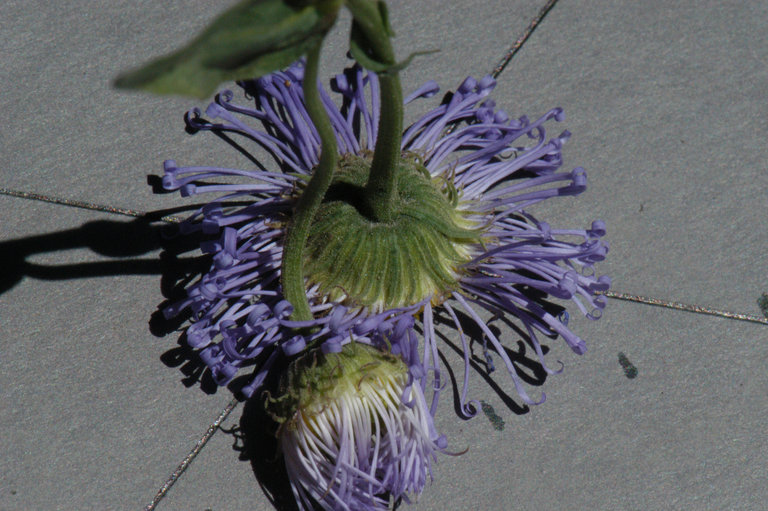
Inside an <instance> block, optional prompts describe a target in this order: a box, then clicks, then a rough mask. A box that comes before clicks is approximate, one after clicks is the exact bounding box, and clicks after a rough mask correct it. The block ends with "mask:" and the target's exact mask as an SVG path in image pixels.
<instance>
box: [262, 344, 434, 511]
mask: <svg viewBox="0 0 768 511" xmlns="http://www.w3.org/2000/svg"><path fill="white" fill-rule="evenodd" d="M410 381H411V378H410V377H409V375H408V367H407V366H406V365H405V364H404V363H403V361H402V359H400V358H399V357H396V356H393V355H392V354H391V353H387V352H383V351H380V350H378V349H376V348H371V347H369V346H366V345H364V344H360V343H351V344H347V345H346V346H345V347H344V348H343V349H342V351H341V352H339V353H331V354H324V353H322V352H319V351H317V350H310V351H308V352H306V353H305V354H303V355H302V356H300V357H299V358H297V359H296V360H294V361H293V362H292V363H291V366H290V367H289V369H288V370H287V371H286V372H285V373H284V374H283V377H282V385H281V391H280V395H279V396H278V397H277V398H273V399H271V403H270V405H269V408H270V410H271V411H272V413H273V414H275V416H276V419H277V421H278V422H279V423H280V428H279V430H278V439H279V442H280V447H281V450H282V452H283V455H284V459H285V464H286V469H287V472H288V475H289V478H290V481H291V487H292V489H293V492H294V495H295V497H296V500H297V502H299V503H300V505H302V506H303V507H305V508H307V509H311V508H312V506H313V505H314V504H315V503H318V504H320V505H321V506H322V507H323V508H324V509H355V510H360V511H364V510H384V509H388V508H389V499H390V498H393V499H398V498H405V499H406V500H407V499H408V495H409V494H411V495H413V494H418V493H421V490H422V489H423V488H424V485H425V484H426V481H427V476H428V475H430V472H431V463H432V461H433V460H434V459H435V456H436V453H437V452H438V451H442V450H443V449H444V448H445V446H446V440H445V437H442V436H439V435H438V434H437V433H436V431H435V428H434V424H433V422H432V416H431V415H430V413H429V409H428V407H427V404H426V400H425V398H424V394H423V393H422V391H421V388H420V387H419V386H418V385H412V384H411V383H409V382H410Z"/></svg>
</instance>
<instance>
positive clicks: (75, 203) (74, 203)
mask: <svg viewBox="0 0 768 511" xmlns="http://www.w3.org/2000/svg"><path fill="white" fill-rule="evenodd" d="M0 195H7V196H9V197H17V198H19V199H29V200H37V201H41V202H49V203H51V204H61V205H62V206H70V207H73V208H80V209H88V210H91V211H100V212H102V213H112V214H115V215H123V216H130V217H134V218H146V217H149V216H151V215H150V214H149V213H146V212H144V211H137V210H135V209H125V208H117V207H114V206H107V205H104V204H96V203H93V202H85V201H79V200H72V199H62V198H61V197H53V196H50V195H43V194H40V193H32V192H23V191H20V190H11V189H10V188H0ZM158 220H162V221H163V222H168V223H172V224H178V223H180V222H181V221H182V219H181V218H179V217H176V216H171V215H166V216H163V217H160V218H158Z"/></svg>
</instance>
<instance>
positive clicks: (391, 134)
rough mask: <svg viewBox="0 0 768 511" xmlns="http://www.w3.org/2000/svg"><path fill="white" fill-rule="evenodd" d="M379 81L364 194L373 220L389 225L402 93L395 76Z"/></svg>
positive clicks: (386, 76)
mask: <svg viewBox="0 0 768 511" xmlns="http://www.w3.org/2000/svg"><path fill="white" fill-rule="evenodd" d="M379 81H380V83H381V105H382V108H381V118H380V119H379V130H378V138H377V139H376V148H375V151H374V153H373V162H372V163H371V173H370V174H369V175H368V182H367V183H366V184H365V194H366V195H367V199H368V204H369V207H370V208H371V211H372V213H373V216H374V218H376V219H377V220H378V221H380V222H389V221H390V220H391V219H392V215H393V214H394V213H395V211H394V210H393V204H394V199H395V198H396V197H397V180H396V176H397V166H398V164H399V161H400V142H401V140H402V137H403V91H402V88H401V87H400V77H399V76H398V74H397V73H396V72H395V73H392V74H382V75H380V76H379Z"/></svg>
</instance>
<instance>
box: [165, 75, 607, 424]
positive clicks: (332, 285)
mask: <svg viewBox="0 0 768 511" xmlns="http://www.w3.org/2000/svg"><path fill="white" fill-rule="evenodd" d="M302 78H303V65H302V63H301V62H299V63H297V64H295V65H293V66H291V67H290V68H289V69H287V70H286V71H284V72H276V73H273V74H270V75H268V76H265V77H262V78H259V79H258V80H253V81H248V82H242V83H241V84H240V85H241V86H242V87H243V88H244V89H245V91H246V94H247V96H248V97H250V98H251V99H252V100H253V103H254V104H253V105H252V106H245V105H241V104H238V103H235V102H234V101H233V99H234V94H233V93H232V92H231V91H228V90H226V91H223V92H222V93H220V94H219V95H218V96H217V98H216V100H215V101H214V102H213V103H211V104H210V105H209V106H208V108H207V110H206V112H205V116H207V117H208V118H209V119H211V120H206V119H204V118H203V113H202V112H200V111H199V110H196V109H195V110H192V111H191V112H190V113H189V114H188V115H187V117H186V121H187V124H188V126H189V128H191V129H192V130H209V131H216V132H229V133H237V134H240V135H243V136H244V137H246V138H248V139H251V140H252V141H254V142H256V143H257V144H259V145H260V146H261V147H262V148H264V149H265V150H266V151H267V152H268V153H269V154H270V155H271V156H273V157H274V159H275V162H276V164H277V165H278V166H279V167H280V171H279V172H277V171H272V170H263V169H261V168H258V169H252V170H241V169H231V168H221V167H208V166H205V167H202V166H201V167H180V166H178V165H177V164H176V163H175V162H174V161H167V162H165V175H164V177H163V185H164V187H165V188H166V189H167V190H176V189H178V190H180V191H181V193H182V195H184V196H188V195H194V194H201V193H216V194H218V195H219V197H218V198H216V199H215V200H213V201H212V202H210V203H208V204H207V205H205V206H203V207H202V208H200V209H199V210H198V211H197V212H196V213H195V214H194V215H193V216H192V217H191V218H189V219H188V220H187V221H186V222H185V224H184V225H183V226H182V228H183V230H185V231H194V230H202V232H203V233H206V234H219V237H218V239H217V240H214V241H208V242H205V243H203V245H202V250H203V251H204V252H207V253H210V254H212V256H213V264H212V266H211V268H210V270H209V271H208V273H207V274H205V275H204V276H203V277H202V278H201V279H200V280H199V281H198V282H196V283H193V284H191V285H189V286H188V287H187V298H186V299H185V300H182V301H181V302H179V303H176V304H174V305H172V306H171V307H169V308H167V309H166V310H165V314H166V315H168V316H172V315H175V314H177V313H178V312H179V311H180V310H182V309H184V308H186V307H190V308H191V309H192V311H193V312H194V315H195V322H194V323H192V324H191V325H190V326H189V328H188V329H187V332H186V334H187V342H188V343H189V345H190V346H191V347H193V348H195V349H197V350H198V352H199V354H200V357H201V359H202V360H203V361H204V362H205V363H206V364H207V366H208V367H209V368H210V369H211V371H212V373H213V375H214V378H215V380H216V381H217V382H218V383H219V384H226V383H227V382H229V381H230V380H231V379H232V377H233V376H234V375H235V374H236V373H237V371H238V370H239V369H240V368H241V367H244V366H249V365H254V364H256V368H257V370H256V375H255V377H254V379H253V380H252V381H251V383H250V384H248V385H247V386H246V387H245V388H244V389H243V392H244V393H245V394H246V395H250V394H251V393H252V392H253V391H254V390H255V389H256V388H258V386H259V385H260V384H261V383H262V381H263V379H264V376H265V375H266V372H267V371H268V370H269V368H270V367H271V365H272V363H273V362H274V360H275V358H276V357H277V356H281V355H283V354H285V355H288V356H293V355H295V354H297V353H299V352H300V351H301V350H302V349H304V347H305V346H307V345H309V344H318V343H320V344H322V346H323V349H325V350H326V351H336V352H337V351H339V350H340V349H341V346H342V345H343V344H346V343H348V342H350V341H351V340H352V339H353V338H354V339H355V340H357V341H359V342H363V343H369V344H374V345H380V344H381V343H385V342H388V339H387V337H386V336H387V335H390V334H391V332H392V328H393V325H394V324H397V323H398V321H399V320H400V318H402V317H404V316H412V317H416V318H417V319H421V323H423V327H422V328H420V330H421V331H422V333H421V334H419V333H418V332H417V330H412V331H409V332H406V333H401V334H402V335H412V336H417V337H422V338H423V341H424V343H425V349H424V351H423V353H424V356H423V357H422V358H421V360H418V357H416V359H415V360H413V359H412V360H411V362H410V366H411V371H412V372H414V373H418V374H417V375H415V377H417V378H420V381H421V384H422V387H423V388H425V386H426V380H425V378H426V376H425V375H426V373H427V372H432V374H433V375H434V380H435V381H434V382H433V386H434V387H435V388H437V389H439V387H440V383H439V378H440V371H439V368H438V364H437V347H436V343H435V335H434V325H433V320H434V312H433V309H434V308H437V309H438V310H440V311H442V312H444V313H445V314H447V315H448V317H449V318H451V320H452V321H453V322H454V323H455V325H456V327H457V329H458V331H459V334H460V337H461V341H462V343H463V345H464V353H465V365H466V366H468V365H469V347H468V345H467V342H466V339H465V338H464V334H463V330H462V328H461V324H460V322H459V319H458V315H457V313H456V311H455V310H454V309H455V308H456V307H458V309H460V310H463V311H464V313H465V314H466V315H467V316H469V318H471V319H472V320H473V321H474V322H475V323H476V324H477V326H478V327H479V329H480V330H481V331H482V332H483V339H482V341H483V344H484V345H486V346H487V344H488V343H490V345H491V347H492V348H493V349H494V351H496V352H497V353H498V355H499V356H500V357H501V359H502V360H503V362H504V365H505V367H506V369H507V370H508V372H509V374H510V375H511V377H512V380H513V382H514V384H515V387H516V389H517V391H518V393H519V394H520V396H521V397H522V399H523V400H524V401H525V402H526V403H534V402H535V401H534V400H532V399H531V398H530V397H529V396H528V394H527V393H526V391H525V389H524V387H523V386H522V384H521V383H520V381H519V378H518V376H517V373H516V370H515V368H514V366H513V364H512V362H511V360H510V359H509V358H508V356H507V354H506V352H505V350H504V349H503V347H502V342H501V340H500V339H498V337H497V336H496V335H495V334H494V333H493V332H492V331H491V330H490V329H489V328H488V326H487V325H486V322H485V321H484V320H483V319H482V318H481V317H480V315H479V314H478V312H477V311H476V310H475V309H476V308H478V307H479V308H481V309H485V310H486V311H488V312H490V313H491V314H493V315H496V316H503V315H509V316H512V317H515V318H517V319H518V320H519V321H520V322H521V323H522V326H523V328H524V330H525V332H526V333H527V334H528V337H529V341H530V342H531V344H532V345H533V347H534V349H535V351H536V353H537V354H538V356H539V359H540V361H541V363H542V365H543V367H544V368H545V370H546V371H548V372H550V373H554V372H558V371H555V370H552V369H550V368H549V367H548V366H547V365H546V363H545V360H544V357H543V353H542V350H541V347H540V344H539V341H538V337H537V334H538V335H542V334H543V335H545V336H555V335H560V336H561V337H563V339H564V340H565V341H566V343H567V344H568V345H569V346H570V347H571V348H572V349H573V350H574V351H575V352H576V353H579V354H580V353H583V352H584V350H585V344H584V342H583V341H582V340H581V339H580V338H579V337H578V336H576V335H575V334H574V333H573V332H572V331H571V330H570V329H569V328H568V326H567V324H566V323H567V321H565V320H564V319H563V318H564V317H567V316H564V317H556V316H554V315H553V314H552V313H551V312H550V311H549V310H548V309H547V307H545V306H544V305H543V304H542V303H541V300H540V299H538V298H536V296H537V295H538V296H546V295H549V296H552V297H555V298H558V299H569V300H572V301H573V302H574V303H575V304H576V306H577V307H578V308H579V309H580V310H581V311H582V313H584V314H585V315H586V316H587V317H589V318H592V319H596V318H598V317H599V315H600V311H601V310H602V308H603V307H604V306H605V302H604V301H603V300H602V299H601V297H600V296H599V294H598V293H599V292H600V291H603V290H606V289H607V288H608V286H609V283H610V280H609V279H608V278H607V277H604V276H602V277H597V276H595V274H594V263H596V262H598V261H600V260H602V259H603V258H604V257H605V254H606V252H607V249H608V247H607V245H606V244H605V243H604V242H602V241H600V238H601V237H602V236H603V235H604V234H605V226H604V224H603V223H602V222H599V221H597V222H593V224H592V226H591V228H589V229H553V228H552V227H550V226H549V224H547V223H546V222H543V221H539V220H538V219H537V218H536V217H535V216H533V215H532V214H531V213H530V212H529V209H530V208H531V207H532V206H534V205H535V204H537V203H539V202H541V201H544V200H545V199H548V198H553V197H557V196H566V195H577V194H579V193H581V192H583V191H584V190H585V188H586V174H585V172H584V170H583V169H581V168H576V169H574V170H572V171H570V172H560V171H559V168H560V166H561V164H562V156H561V148H562V145H563V143H564V142H565V141H566V140H567V139H568V137H569V133H568V132H567V131H565V132H563V133H561V134H560V135H559V136H557V137H554V138H552V139H548V138H547V134H546V130H545V124H546V123H547V122H548V121H562V120H563V114H562V111H561V110H560V109H553V110H551V111H549V112H547V113H546V114H545V115H544V116H542V117H540V118H538V119H536V120H534V121H531V120H529V119H528V118H526V117H520V118H518V119H512V118H510V117H509V116H508V115H507V114H506V113H505V112H504V111H503V110H498V109H496V108H495V104H494V102H493V101H492V100H490V99H488V95H489V93H490V92H491V90H492V89H493V88H494V86H495V81H494V80H493V79H492V78H490V77H486V78H483V79H482V80H480V81H477V80H475V79H473V78H468V79H466V80H465V81H464V82H463V83H462V84H461V85H460V86H459V88H458V89H457V91H456V92H454V93H452V94H450V95H448V96H447V97H446V98H445V99H444V101H443V102H442V103H441V104H440V105H439V106H437V107H436V108H433V109H432V110H430V111H429V112H427V113H426V114H425V115H423V116H422V117H421V118H420V119H419V120H418V121H416V122H415V123H414V124H413V125H411V126H410V127H409V128H408V129H406V130H405V133H404V134H403V140H402V149H403V162H404V163H403V167H404V168H405V170H403V173H404V175H405V174H407V176H408V177H407V178H405V179H402V180H401V181H399V182H398V183H399V184H401V185H402V186H405V187H411V188H413V189H416V188H418V189H419V190H421V189H423V190H426V191H425V192H423V194H422V195H419V197H420V198H423V197H425V196H427V197H429V200H420V201H414V202H416V203H429V204H432V205H433V206H434V207H433V210H434V211H436V212H437V213H435V214H433V211H432V210H429V209H426V210H425V209H423V208H422V209H416V210H414V211H413V212H412V213H409V214H404V215H401V217H402V218H404V219H406V220H407V221H411V220H412V219H413V218H415V217H427V218H428V220H427V221H426V223H425V222H421V223H420V224H419V223H418V222H416V227H415V228H414V229H411V230H409V227H408V226H405V227H398V228H397V229H394V230H387V228H386V226H384V227H382V226H374V227H373V228H370V229H369V227H365V226H363V227H361V228H360V229H368V231H366V232H367V233H368V234H367V235H366V232H363V231H362V230H361V231H354V230H352V229H350V225H351V223H352V222H349V221H347V220H348V219H347V218H346V217H343V216H341V215H340V214H338V213H337V212H334V211H333V207H334V204H335V203H334V201H333V200H332V199H333V194H334V190H336V191H337V192H339V193H342V194H343V193H344V192H346V193H347V196H349V195H350V191H349V187H353V186H354V185H355V184H356V183H357V182H358V181H359V180H360V175H361V171H360V170H359V169H357V167H356V166H359V165H361V164H362V165H364V164H365V159H366V158H369V157H370V151H371V150H372V149H373V147H374V145H375V142H376V133H377V125H378V117H379V109H378V104H379V89H378V80H377V78H376V75H375V74H373V73H370V72H366V71H365V70H363V69H362V68H360V67H359V66H355V67H352V68H350V69H347V70H346V71H345V73H343V74H340V75H337V76H336V77H335V78H334V79H333V80H332V82H331V88H332V90H333V91H334V92H336V93H337V94H338V95H340V96H341V107H338V106H337V105H336V104H335V103H334V101H333V100H332V99H331V97H330V96H329V95H328V94H327V93H325V92H324V91H323V90H322V89H321V97H322V100H323V103H324V104H325V106H326V110H327V112H328V114H329V116H330V118H331V122H332V125H333V128H334V131H335V133H336V140H337V144H338V150H339V153H340V154H341V155H342V159H341V165H340V168H339V171H338V172H337V174H338V176H340V177H337V179H336V181H335V184H334V186H335V188H334V186H332V188H331V190H329V197H331V198H330V199H329V200H328V201H326V204H325V205H324V207H326V208H327V209H326V210H325V212H323V210H321V212H320V213H319V214H318V220H317V221H316V222H315V225H314V234H311V235H310V239H309V240H308V252H309V254H310V256H309V257H308V259H307V264H306V267H307V272H308V276H307V296H308V299H309V301H310V305H311V310H312V312H313V314H314V320H312V321H308V322H301V323H297V322H292V321H290V320H289V319H288V318H289V316H290V313H291V310H292V309H291V306H290V304H289V303H288V302H286V301H285V300H284V298H283V296H282V291H281V288H280V261H281V256H282V245H281V242H282V239H283V236H284V233H285V227H286V225H287V223H288V222H289V221H290V214H291V208H292V205H293V204H294V202H295V200H296V196H297V194H299V193H300V192H301V190H302V189H303V187H304V186H305V184H306V180H307V176H309V175H310V174H311V171H312V168H313V167H314V166H315V165H316V164H317V162H318V157H319V154H318V153H319V140H318V137H317V133H316V131H315V129H314V127H313V126H312V124H311V122H310V121H309V118H308V116H307V114H306V110H305V109H304V106H303V102H302V97H303V94H302V90H301V81H302ZM437 91H438V87H437V85H436V84H435V83H434V82H428V83H426V84H425V85H424V86H422V87H421V88H420V89H419V90H417V91H415V92H414V93H413V94H411V95H410V96H409V97H408V98H406V103H408V102H411V101H413V100H415V99H417V98H420V97H430V96H432V95H434V94H435V93H436V92H437ZM249 120H256V121H258V122H260V123H261V124H262V125H263V129H261V130H260V129H257V128H256V127H254V126H253V125H252V124H251V123H250V122H249ZM361 161H362V163H361ZM406 167H408V168H406ZM356 169H357V170H356ZM345 187H347V188H345ZM419 193H422V192H419ZM351 195H353V196H354V193H351ZM401 195H402V194H401ZM243 200H244V201H245V205H243ZM348 202H349V200H348ZM407 207H410V206H409V205H408V204H406V205H404V206H403V208H401V209H405V208H407ZM430 207H431V206H430ZM347 209H349V208H347ZM440 212H443V213H440ZM334 215H335V216H334ZM441 215H442V216H441ZM358 216H359V215H358ZM353 220H355V221H357V219H353ZM404 221H405V220H404ZM360 223H361V224H365V222H360ZM334 229H335V231H334ZM375 229H379V230H375ZM419 229H421V230H419ZM435 231H437V232H438V233H439V235H438V236H433V234H432V233H433V232H435ZM328 232H331V233H336V232H342V233H346V234H345V237H346V239H345V240H341V241H338V242H336V241H335V240H336V239H337V238H339V237H340V236H341V235H337V236H336V238H333V237H328V236H326V235H327V234H328ZM350 233H352V234H350ZM361 233H362V234H361ZM403 233H406V234H403ZM425 240H426V241H425ZM360 246H363V248H362V249H361V248H359V247H360ZM393 246H395V247H401V246H402V247H404V248H403V249H402V250H391V247H393ZM355 265H357V266H355ZM412 324H414V325H415V323H412ZM297 327H306V328H308V327H314V329H312V330H304V331H305V332H306V331H310V332H311V333H309V334H304V335H297V334H296V331H295V328H297ZM412 328H416V327H415V326H414V327H412ZM387 332H389V333H390V334H388V333H387ZM394 345H395V346H396V345H397V343H394ZM257 362H258V363H257ZM465 373H466V372H465ZM466 386H467V384H466V374H465V385H464V392H463V393H462V401H463V403H465V404H466ZM541 400H542V401H543V397H542V399H541ZM432 408H433V412H434V406H433V407H432ZM464 410H465V412H466V413H467V414H470V415H471V414H472V409H471V408H470V407H468V406H464Z"/></svg>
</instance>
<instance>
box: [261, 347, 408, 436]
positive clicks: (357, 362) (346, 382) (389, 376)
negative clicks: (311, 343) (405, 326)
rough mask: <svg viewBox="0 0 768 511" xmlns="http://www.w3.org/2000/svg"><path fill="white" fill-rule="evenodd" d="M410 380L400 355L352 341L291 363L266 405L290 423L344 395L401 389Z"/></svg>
mask: <svg viewBox="0 0 768 511" xmlns="http://www.w3.org/2000/svg"><path fill="white" fill-rule="evenodd" d="M407 380H408V367H407V366H406V365H405V363H404V362H403V361H402V359H401V358H400V357H397V356H395V355H392V354H391V353H388V352H384V351H381V350H378V349H376V348H373V347H371V346H368V345H366V344H362V343H358V342H351V343H349V344H346V345H345V346H344V347H343V348H342V350H341V351H340V352H339V353H327V354H326V353H323V352H322V351H321V350H320V349H319V348H315V349H310V350H308V351H305V352H304V353H303V354H302V355H301V356H299V357H298V358H296V359H295V360H293V361H292V362H291V364H290V365H289V366H288V369H287V370H286V371H285V372H284V373H283V375H282V377H281V379H280V386H279V389H278V394H277V396H276V397H272V398H269V399H268V401H267V409H268V411H269V413H270V414H271V415H272V417H273V418H274V420H275V421H277V422H278V423H279V424H282V425H283V427H291V426H292V424H293V421H294V420H297V417H296V416H297V414H298V413H301V414H302V415H304V416H305V417H306V418H311V417H314V416H316V415H318V414H321V413H322V412H323V410H325V408H326V407H327V406H328V405H329V404H330V403H331V402H333V401H338V400H339V399H341V398H342V397H344V396H345V395H346V396H353V395H358V396H360V397H363V396H366V395H368V394H370V393H371V392H373V393H378V392H382V391H386V389H388V388H390V387H394V388H398V389H400V390H401V389H402V388H403V387H404V386H405V385H406V382H407ZM397 397H399V394H398V396H397Z"/></svg>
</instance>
